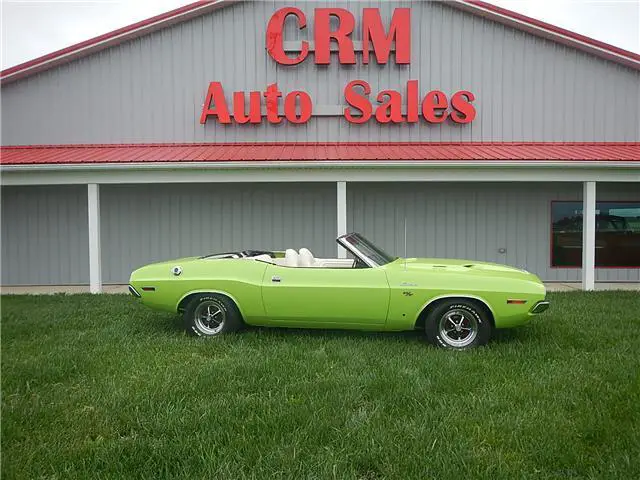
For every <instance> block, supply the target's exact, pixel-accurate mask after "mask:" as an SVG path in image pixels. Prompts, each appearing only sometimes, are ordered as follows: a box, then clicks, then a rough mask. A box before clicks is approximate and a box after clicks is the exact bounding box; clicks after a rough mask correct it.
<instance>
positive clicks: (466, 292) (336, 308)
mask: <svg viewBox="0 0 640 480" xmlns="http://www.w3.org/2000/svg"><path fill="white" fill-rule="evenodd" d="M337 241H338V243H339V244H340V245H341V246H342V247H344V248H345V249H346V250H347V252H349V253H350V254H351V256H353V258H314V256H313V254H312V253H311V252H310V251H309V250H308V249H306V248H301V249H300V250H299V252H297V251H295V250H293V249H287V250H286V251H283V252H276V251H273V252H267V251H242V252H231V253H221V254H215V255H208V256H204V257H192V258H183V259H179V260H171V261H169V262H161V263H154V264H151V265H147V266H145V267H142V268H139V269H138V270H136V271H134V272H133V273H132V274H131V280H130V285H129V290H130V292H131V293H132V294H133V295H134V296H136V297H138V298H140V299H141V301H142V303H144V304H145V305H147V306H149V307H151V308H154V309H158V310H164V311H168V312H178V313H181V314H182V315H183V316H184V321H185V325H186V329H187V331H188V332H190V333H192V334H194V335H199V336H215V335H220V334H223V333H227V332H231V331H235V330H237V329H239V328H241V327H242V326H243V325H245V324H247V325H263V326H272V327H274V326H275V327H296V328H343V329H357V330H379V331H401V330H413V329H423V330H424V331H425V333H426V336H427V338H428V340H429V341H430V342H431V343H433V344H434V345H438V346H441V347H445V348H452V349H465V348H470V347H475V346H478V345H483V344H485V343H487V341H488V340H489V338H490V337H491V332H492V331H493V329H495V328H508V327H515V326H518V325H522V324H524V323H527V322H528V321H529V320H530V319H531V318H532V317H533V316H535V315H536V314H539V313H541V312H543V311H545V310H546V309H547V308H548V306H549V302H547V301H546V300H545V295H546V292H545V288H544V285H543V284H542V282H541V281H540V279H539V278H538V277H536V276H535V275H533V274H531V273H529V272H526V271H524V270H519V269H517V268H512V267H507V266H504V265H499V264H495V263H485V262H474V261H470V260H445V259H424V258H397V257H392V256H390V255H388V254H387V253H385V252H384V251H382V250H381V249H380V248H378V247H376V246H375V245H373V244H372V243H371V242H370V241H368V240H367V239H366V238H364V237H363V236H362V235H360V234H358V233H350V234H348V235H343V236H341V237H339V238H338V239H337Z"/></svg>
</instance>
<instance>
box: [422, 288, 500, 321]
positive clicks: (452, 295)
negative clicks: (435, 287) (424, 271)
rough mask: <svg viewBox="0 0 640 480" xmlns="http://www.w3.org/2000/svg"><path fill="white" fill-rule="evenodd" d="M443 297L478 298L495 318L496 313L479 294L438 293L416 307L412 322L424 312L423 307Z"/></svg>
mask: <svg viewBox="0 0 640 480" xmlns="http://www.w3.org/2000/svg"><path fill="white" fill-rule="evenodd" d="M443 298H468V299H471V300H478V301H480V302H482V303H483V304H484V305H485V306H486V307H487V308H488V309H489V312H491V316H492V317H493V318H494V319H495V318H496V314H495V312H494V311H493V308H492V307H491V304H490V303H489V302H488V301H487V300H485V299H484V298H482V297H480V296H479V295H473V294H468V293H460V294H453V293H450V294H445V295H438V296H435V297H433V298H431V299H429V300H428V301H427V302H426V303H425V304H424V305H422V307H420V308H419V309H418V312H417V313H416V316H415V319H414V322H417V321H418V318H419V317H420V315H421V314H422V312H424V310H425V308H427V307H429V305H431V304H432V303H433V302H437V301H438V300H442V299H443Z"/></svg>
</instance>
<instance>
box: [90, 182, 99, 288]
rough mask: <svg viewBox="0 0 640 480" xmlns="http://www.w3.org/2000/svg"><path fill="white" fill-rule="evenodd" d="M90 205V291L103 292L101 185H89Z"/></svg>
mask: <svg viewBox="0 0 640 480" xmlns="http://www.w3.org/2000/svg"><path fill="white" fill-rule="evenodd" d="M87 187H88V188H87V193H88V195H87V198H88V202H89V203H88V206H89V291H90V292H91V293H102V264H101V253H100V185H98V184H97V183H89V184H88V185H87Z"/></svg>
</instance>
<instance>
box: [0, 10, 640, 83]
mask: <svg viewBox="0 0 640 480" xmlns="http://www.w3.org/2000/svg"><path fill="white" fill-rule="evenodd" d="M236 1H238V0H211V1H199V2H194V3H191V4H189V5H185V6H183V7H180V8H176V9H175V10H171V11H169V12H166V13H162V14H160V15H156V16H155V17H151V18H149V19H146V20H142V21H140V22H137V23H134V24H132V25H128V26H126V27H123V28H119V29H117V30H114V31H112V32H109V33H105V34H104V35H100V36H97V37H94V38H91V39H89V40H85V41H84V42H80V43H77V44H75V45H71V46H69V47H67V48H63V49H61V50H57V51H55V52H52V53H49V54H47V55H43V56H41V57H38V58H35V59H33V60H30V61H28V62H24V63H21V64H19V65H15V66H13V67H9V68H7V69H5V70H2V71H1V72H0V82H1V83H3V84H4V83H7V82H10V81H13V80H17V79H19V78H23V77H25V76H27V75H30V74H32V73H36V72H39V71H43V70H46V69H49V68H53V67H55V66H57V65H60V64H62V63H64V62H66V61H70V60H73V59H75V58H79V57H81V56H84V55H87V54H89V53H93V52H95V51H99V50H101V49H103V48H107V47H109V46H112V45H117V44H119V43H122V42H124V41H126V40H129V39H131V38H134V37H135V36H140V35H142V34H146V33H149V32H151V31H153V29H158V28H161V27H164V26H167V25H170V24H171V22H172V21H176V20H177V19H178V18H180V17H181V16H183V15H184V16H187V18H188V15H187V14H188V13H190V12H196V11H197V13H195V14H194V16H195V15H196V14H200V13H203V12H204V11H208V9H205V8H204V7H207V6H210V7H212V8H213V6H214V5H216V6H224V5H226V4H229V3H234V2H236ZM449 4H451V5H453V6H457V7H459V8H462V9H466V10H470V11H472V12H475V13H481V12H489V13H493V14H494V16H493V17H492V18H493V19H494V20H498V21H499V20H500V16H502V17H507V18H510V19H512V20H514V21H516V22H522V23H526V24H529V25H531V26H533V27H536V28H539V29H543V30H545V31H547V32H549V33H551V34H553V35H561V36H563V37H565V38H566V39H567V40H569V41H573V42H571V43H572V44H573V46H578V47H579V46H581V45H582V44H586V45H589V46H591V47H594V48H596V49H600V50H603V51H604V52H609V53H610V54H611V56H608V57H607V58H609V59H610V60H613V61H617V62H619V63H622V64H623V65H627V66H632V67H635V68H639V69H640V55H638V54H636V53H633V52H629V51H627V50H624V49H622V48H618V47H614V46H613V45H609V44H607V43H604V42H600V41H599V40H595V39H593V38H590V37H586V36H584V35H580V34H578V33H575V32H572V31H570V30H565V29H564V28H560V27H556V26H555V25H551V24H549V23H545V22H543V21H540V20H536V19H534V18H531V17H527V16H526V15H521V14H519V13H516V12H513V11H511V10H507V9H506V8H502V7H498V6H495V5H492V4H490V3H487V2H483V1H478V0H456V1H453V2H449ZM503 23H504V22H503ZM519 28H520V29H521V30H526V29H523V28H522V27H521V26H520V27H519ZM140 30H143V31H140ZM530 33H531V32H530ZM583 50H584V48H583ZM596 52H597V51H592V53H596ZM621 57H622V58H621Z"/></svg>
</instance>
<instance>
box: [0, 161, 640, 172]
mask: <svg viewBox="0 0 640 480" xmlns="http://www.w3.org/2000/svg"><path fill="white" fill-rule="evenodd" d="M443 167H445V168H459V169H466V168H483V169H500V168H513V169H518V168H531V167H534V168H541V169H549V168H563V169H565V168H571V169H581V168H608V169H610V168H616V169H630V170H633V169H639V170H640V161H615V160H602V161H600V160H567V161H563V160H558V161H547V160H515V161H506V160H490V161H480V160H477V161H476V160H446V161H433V160H410V161H403V160H396V161H381V160H374V161H368V160H362V161H360V160H350V161H346V162H345V161H336V160H320V161H308V160H301V161H295V160H294V161H280V162H277V161H276V162H270V161H253V162H247V161H239V162H202V161H200V162H144V163H135V162H131V163H118V162H116V163H99V164H95V163H94V164H87V163H83V164H69V163H67V164H65V163H56V164H37V165H34V164H25V165H0V172H2V173H10V172H54V171H65V172H69V171H82V172H91V171H110V172H112V171H114V170H121V171H132V170H229V169H232V170H250V169H262V170H265V169H311V168H313V169H318V168H326V169H350V168H359V169H360V168H371V169H393V168H443Z"/></svg>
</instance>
